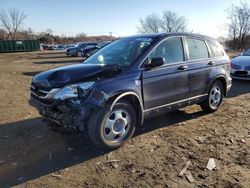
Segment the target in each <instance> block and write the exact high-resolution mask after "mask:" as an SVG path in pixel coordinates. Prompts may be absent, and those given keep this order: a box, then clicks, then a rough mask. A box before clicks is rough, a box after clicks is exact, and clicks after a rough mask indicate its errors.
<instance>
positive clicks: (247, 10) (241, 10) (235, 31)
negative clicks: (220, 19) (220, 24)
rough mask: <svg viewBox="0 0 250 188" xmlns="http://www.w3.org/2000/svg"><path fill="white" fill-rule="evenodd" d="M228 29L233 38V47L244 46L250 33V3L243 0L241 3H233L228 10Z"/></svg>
mask: <svg viewBox="0 0 250 188" xmlns="http://www.w3.org/2000/svg"><path fill="white" fill-rule="evenodd" d="M226 11H227V13H228V19H229V24H228V31H229V36H230V37H231V39H232V40H233V43H234V44H233V47H234V48H235V47H237V48H242V47H243V46H244V44H245V42H246V39H247V36H248V35H249V33H250V5H249V4H248V3H247V2H246V1H241V2H240V3H239V5H234V4H233V5H232V6H231V7H230V8H229V9H228V10H226Z"/></svg>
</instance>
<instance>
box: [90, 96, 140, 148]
mask: <svg viewBox="0 0 250 188" xmlns="http://www.w3.org/2000/svg"><path fill="white" fill-rule="evenodd" d="M136 119H137V118H136V113H135V110H134V108H133V107H132V106H131V104H129V103H128V102H126V101H120V102H117V103H116V104H115V105H114V107H113V109H112V110H107V109H104V108H103V109H101V110H100V111H98V112H97V113H93V115H92V116H91V117H90V121H89V124H88V133H89V136H90V139H91V140H92V141H93V142H94V143H95V145H97V146H98V147H101V148H103V149H108V150H110V149H115V148H118V147H120V146H122V145H123V144H124V143H125V142H126V141H127V140H128V139H130V138H131V137H132V136H133V134H134V131H135V126H136V122H137V120H136Z"/></svg>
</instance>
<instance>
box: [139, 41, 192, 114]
mask: <svg viewBox="0 0 250 188" xmlns="http://www.w3.org/2000/svg"><path fill="white" fill-rule="evenodd" d="M159 57H163V58H164V59H165V64H164V65H162V66H160V67H156V68H152V69H143V70H142V85H143V97H144V106H145V110H146V112H150V111H154V110H157V111H159V110H160V109H161V108H164V107H166V108H170V107H169V104H170V103H175V102H177V101H180V100H183V99H185V98H186V95H187V92H188V87H187V76H188V74H187V70H188V69H187V67H186V62H185V61H184V59H185V58H184V51H183V43H182V38H181V37H172V38H167V39H165V40H164V41H162V42H161V43H160V44H159V45H158V46H157V47H156V48H154V49H153V50H152V51H151V53H150V54H149V56H148V60H149V61H150V59H152V58H159Z"/></svg>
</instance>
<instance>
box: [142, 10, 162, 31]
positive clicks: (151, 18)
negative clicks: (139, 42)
mask: <svg viewBox="0 0 250 188" xmlns="http://www.w3.org/2000/svg"><path fill="white" fill-rule="evenodd" d="M161 25H162V20H161V18H160V17H159V16H158V15H157V14H150V15H148V16H146V17H145V18H144V19H142V18H140V25H139V26H138V27H137V29H138V32H139V33H142V34H146V33H158V32H160V30H161Z"/></svg>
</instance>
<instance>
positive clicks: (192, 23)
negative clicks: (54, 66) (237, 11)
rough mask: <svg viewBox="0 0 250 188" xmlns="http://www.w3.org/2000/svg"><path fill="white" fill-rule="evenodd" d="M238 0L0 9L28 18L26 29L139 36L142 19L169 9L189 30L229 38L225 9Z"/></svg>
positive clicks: (1, 3) (91, 1)
mask: <svg viewBox="0 0 250 188" xmlns="http://www.w3.org/2000/svg"><path fill="white" fill-rule="evenodd" d="M237 2H238V0H203V1H202V0H188V1H181V0H175V1H174V0H123V1H122V0H67V1H66V0H0V9H4V10H8V9H12V8H14V9H18V10H22V11H24V12H25V14H26V15H27V17H26V19H25V21H24V24H23V28H24V29H27V28H32V30H33V31H34V32H41V31H45V30H47V29H48V28H49V29H52V31H53V34H58V35H66V36H74V35H76V34H79V33H86V34H87V35H109V34H110V32H112V35H114V36H128V35H134V34H137V33H138V31H137V26H138V24H139V19H140V18H144V17H145V16H147V15H149V14H152V13H156V14H158V15H161V14H162V12H163V11H164V10H166V9H168V10H171V11H174V12H176V13H178V14H179V15H182V16H185V17H186V18H187V20H188V31H192V32H194V33H200V34H205V35H210V36H212V37H220V36H224V37H226V36H227V30H226V22H227V14H226V12H225V10H226V9H227V8H228V7H230V6H231V4H232V3H237Z"/></svg>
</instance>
